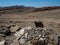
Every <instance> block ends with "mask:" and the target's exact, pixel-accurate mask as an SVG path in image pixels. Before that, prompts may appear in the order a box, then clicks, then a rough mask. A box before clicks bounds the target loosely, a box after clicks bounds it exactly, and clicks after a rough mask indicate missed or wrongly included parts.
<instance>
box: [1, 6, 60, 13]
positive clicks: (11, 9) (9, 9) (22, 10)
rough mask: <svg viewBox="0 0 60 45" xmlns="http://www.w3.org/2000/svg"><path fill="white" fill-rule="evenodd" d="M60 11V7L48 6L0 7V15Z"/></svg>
mask: <svg viewBox="0 0 60 45" xmlns="http://www.w3.org/2000/svg"><path fill="white" fill-rule="evenodd" d="M55 9H60V6H50V7H42V8H35V7H26V6H23V5H21V6H8V7H0V13H18V12H19V13H30V12H38V11H46V10H55Z"/></svg>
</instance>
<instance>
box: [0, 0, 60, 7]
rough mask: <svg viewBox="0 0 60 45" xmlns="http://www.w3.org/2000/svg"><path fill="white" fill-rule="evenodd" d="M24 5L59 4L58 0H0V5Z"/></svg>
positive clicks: (59, 0)
mask: <svg viewBox="0 0 60 45" xmlns="http://www.w3.org/2000/svg"><path fill="white" fill-rule="evenodd" d="M15 5H24V6H32V7H46V6H60V0H0V6H2V7H5V6H15Z"/></svg>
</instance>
